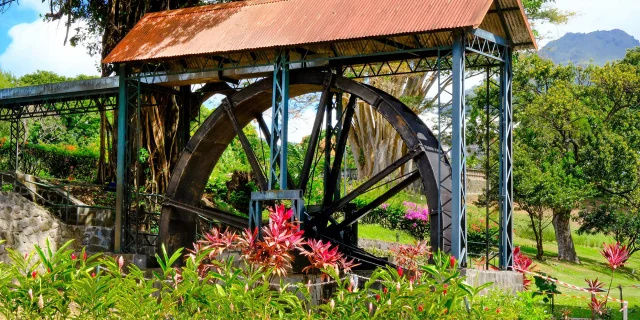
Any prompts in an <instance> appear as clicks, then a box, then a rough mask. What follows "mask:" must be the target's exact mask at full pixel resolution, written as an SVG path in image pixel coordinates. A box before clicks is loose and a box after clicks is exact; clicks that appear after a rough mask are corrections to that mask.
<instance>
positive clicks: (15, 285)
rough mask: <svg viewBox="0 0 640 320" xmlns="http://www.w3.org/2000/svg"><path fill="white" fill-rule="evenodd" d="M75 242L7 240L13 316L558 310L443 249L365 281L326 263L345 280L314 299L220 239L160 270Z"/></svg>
mask: <svg viewBox="0 0 640 320" xmlns="http://www.w3.org/2000/svg"><path fill="white" fill-rule="evenodd" d="M70 243H71V242H68V243H66V244H65V245H64V246H62V247H61V248H60V249H58V250H57V251H53V250H51V247H50V246H49V243H48V242H47V246H46V247H44V248H40V247H36V249H35V251H34V252H32V253H30V254H28V255H26V256H23V255H22V254H20V253H18V252H16V251H13V250H12V249H10V248H8V249H7V252H8V254H9V256H10V257H11V259H12V262H11V263H7V264H0V315H2V317H3V318H7V319H16V318H18V319H24V318H50V319H57V318H87V319H112V318H113V319H120V318H125V319H137V318H144V319H147V318H155V319H158V318H172V319H186V318H189V319H214V318H215V319H221V318H223V319H246V317H247V316H250V317H252V318H254V319H273V318H279V319H433V318H440V319H461V318H473V319H550V317H549V315H547V314H546V313H545V311H544V305H543V304H542V303H541V302H540V300H539V299H538V298H536V297H533V296H532V295H530V294H527V293H525V294H520V295H518V296H517V297H516V296H513V295H510V294H506V293H500V292H497V291H491V292H490V293H489V294H488V295H486V296H480V295H479V294H478V293H479V292H480V291H481V290H483V289H485V288H486V287H487V285H490V284H487V285H485V286H481V287H477V288H475V287H472V286H469V285H468V284H466V283H465V282H464V280H465V278H464V277H462V276H461V275H460V271H459V270H458V269H457V268H456V267H455V266H454V267H452V266H451V264H450V258H449V256H447V255H444V254H441V253H437V254H435V255H434V261H435V264H434V265H429V266H424V267H422V268H421V271H422V275H421V276H420V278H419V279H416V281H414V280H410V279H409V277H408V276H406V275H404V276H403V275H401V274H399V272H398V271H397V270H396V269H393V268H382V269H378V270H376V271H375V272H374V273H373V275H372V276H371V279H370V280H368V281H366V282H364V283H357V282H354V280H352V278H351V277H349V276H346V277H345V275H344V274H342V273H339V272H338V271H337V270H336V269H334V268H328V269H326V270H322V272H323V273H325V274H326V276H327V277H328V278H329V279H330V280H331V281H334V282H335V286H336V288H335V291H334V293H333V294H331V296H330V298H329V299H328V300H327V301H326V303H323V304H320V305H314V304H312V303H311V290H315V288H314V287H309V286H307V284H306V283H286V282H285V281H284V279H281V280H280V281H277V279H276V281H275V282H274V281H273V280H274V279H273V278H272V277H271V276H270V275H271V271H272V270H267V269H263V268H259V267H258V268H257V267H255V266H252V265H250V264H248V261H243V263H244V264H243V266H242V267H237V265H238V263H235V262H234V259H233V258H228V259H226V260H213V259H211V257H214V256H215V255H212V252H214V251H215V250H218V249H219V248H214V247H210V248H208V249H206V248H205V249H201V250H196V251H195V252H192V253H191V254H190V255H188V256H187V257H188V258H187V259H185V265H184V266H183V267H180V268H176V267H173V265H174V264H175V263H176V262H177V261H179V260H180V259H181V258H182V256H181V251H180V250H178V251H176V252H175V253H173V254H172V255H171V256H169V255H168V254H167V252H166V250H164V249H163V250H162V252H161V254H160V255H157V256H156V259H157V261H158V264H159V265H160V270H159V271H156V272H154V273H153V276H151V277H145V272H143V271H142V270H140V269H139V268H137V267H136V266H134V265H129V266H128V267H123V261H122V260H121V259H122V258H119V259H114V258H111V257H106V258H101V257H99V255H94V256H90V257H87V256H86V255H85V252H84V251H83V252H80V253H78V254H77V255H75V254H74V253H72V251H71V250H69V249H68V247H69V245H70ZM210 259H211V260H210ZM213 266H215V267H213ZM203 268H205V269H203ZM206 268H208V269H206ZM203 270H204V271H203ZM207 270H208V271H207ZM270 281H271V283H270Z"/></svg>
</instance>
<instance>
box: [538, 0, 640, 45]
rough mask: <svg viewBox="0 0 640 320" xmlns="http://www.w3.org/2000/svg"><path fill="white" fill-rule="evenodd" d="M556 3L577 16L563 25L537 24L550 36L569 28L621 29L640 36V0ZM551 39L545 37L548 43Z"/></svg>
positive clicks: (568, 30)
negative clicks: (639, 20) (639, 16)
mask: <svg viewBox="0 0 640 320" xmlns="http://www.w3.org/2000/svg"><path fill="white" fill-rule="evenodd" d="M555 6H556V7H557V8H559V9H561V10H566V11H572V12H575V13H576V14H577V16H575V17H573V18H571V19H570V20H569V23H567V24H566V25H561V26H553V25H538V26H536V28H537V29H538V30H539V31H540V32H541V34H542V35H544V36H545V37H546V38H547V40H554V39H557V38H560V37H562V36H563V35H564V34H566V33H567V32H574V33H577V32H580V33H587V32H593V31H598V30H612V29H621V30H623V31H625V32H627V33H628V34H630V35H632V36H633V37H635V38H636V39H639V40H640V24H638V13H640V1H637V0H608V1H606V3H605V2H602V1H600V0H556V3H555ZM546 43H548V41H543V42H542V44H546Z"/></svg>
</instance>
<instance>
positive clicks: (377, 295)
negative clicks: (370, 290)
mask: <svg viewBox="0 0 640 320" xmlns="http://www.w3.org/2000/svg"><path fill="white" fill-rule="evenodd" d="M376 301H377V302H380V295H379V294H376Z"/></svg>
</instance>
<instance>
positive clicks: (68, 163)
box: [0, 141, 99, 181]
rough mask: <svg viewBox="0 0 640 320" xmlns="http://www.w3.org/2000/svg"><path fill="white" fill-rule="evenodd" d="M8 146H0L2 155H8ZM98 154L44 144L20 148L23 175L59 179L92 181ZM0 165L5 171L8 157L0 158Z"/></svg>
mask: <svg viewBox="0 0 640 320" xmlns="http://www.w3.org/2000/svg"><path fill="white" fill-rule="evenodd" d="M8 148H9V144H8V143H6V141H5V143H4V144H2V145H1V146H0V150H2V152H3V154H4V155H7V154H8V152H9V151H8ZM98 156H99V155H98V154H97V153H96V152H94V151H91V150H88V149H82V148H77V147H75V146H69V145H67V146H57V145H44V144H26V145H24V146H23V148H22V154H21V159H23V160H24V167H23V168H22V169H23V171H24V172H25V173H28V174H33V175H38V176H50V177H55V178H61V179H75V180H81V181H93V180H94V179H95V178H96V164H97V163H98ZM0 160H1V162H0V165H1V166H3V167H4V168H5V169H3V170H6V168H7V167H8V157H3V158H0Z"/></svg>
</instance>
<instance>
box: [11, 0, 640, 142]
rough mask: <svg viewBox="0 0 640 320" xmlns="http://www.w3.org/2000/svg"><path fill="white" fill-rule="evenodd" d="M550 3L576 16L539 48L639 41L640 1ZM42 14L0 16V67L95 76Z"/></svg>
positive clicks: (27, 3)
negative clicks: (580, 35) (578, 38)
mask: <svg viewBox="0 0 640 320" xmlns="http://www.w3.org/2000/svg"><path fill="white" fill-rule="evenodd" d="M555 6H556V7H557V8H559V9H561V10H566V11H573V12H575V13H576V14H577V15H576V16H575V17H573V18H572V19H571V20H570V21H569V23H568V24H566V25H561V26H553V25H536V26H535V28H536V29H538V30H539V31H540V33H541V34H542V35H544V38H545V40H544V41H542V42H541V46H543V45H544V44H546V43H548V41H550V40H553V39H557V38H560V37H562V36H563V35H564V34H565V33H567V32H592V31H598V30H611V29H622V30H624V31H626V32H627V33H629V34H631V35H632V36H634V37H635V38H636V39H640V23H637V21H638V14H640V0H607V1H606V2H604V1H602V0H556V4H555ZM46 12H47V6H46V4H43V3H42V1H41V0H20V2H19V5H13V6H12V7H11V8H9V10H8V11H7V12H5V13H4V14H1V15H0V69H1V70H3V71H8V72H10V73H12V74H13V75H15V76H22V75H24V74H28V73H32V72H35V71H37V70H47V71H53V72H55V73H58V74H61V75H64V76H68V77H73V76H77V75H79V74H85V75H99V72H98V57H90V56H89V55H88V54H87V51H86V49H85V48H83V47H81V46H79V47H75V48H74V47H71V46H70V45H68V44H67V45H66V46H65V45H64V44H63V42H64V37H65V32H66V29H65V27H64V25H63V23H61V22H53V23H45V22H43V21H42V18H41V16H42V15H43V14H45V13H46ZM72 32H73V30H72ZM209 105H211V102H210V103H209ZM313 114H314V112H313V110H309V111H308V112H305V114H303V115H302V117H301V118H300V119H297V120H294V121H291V122H290V133H289V136H290V140H291V141H299V140H300V139H301V138H302V137H303V136H305V135H308V132H307V131H309V130H310V129H309V127H310V126H309V125H308V124H309V123H311V122H313ZM267 121H269V120H267Z"/></svg>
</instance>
